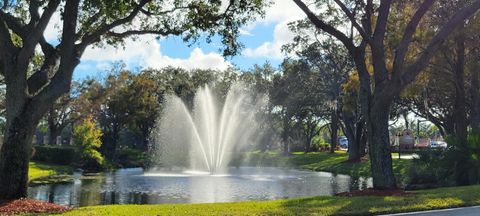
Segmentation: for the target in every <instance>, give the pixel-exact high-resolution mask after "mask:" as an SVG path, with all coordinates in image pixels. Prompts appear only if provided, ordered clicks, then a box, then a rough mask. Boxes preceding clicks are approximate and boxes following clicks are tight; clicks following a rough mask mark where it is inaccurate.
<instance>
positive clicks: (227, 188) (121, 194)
mask: <svg viewBox="0 0 480 216" xmlns="http://www.w3.org/2000/svg"><path fill="white" fill-rule="evenodd" d="M371 185H372V183H371V180H370V179H363V178H351V177H349V176H346V175H332V174H331V173H325V172H310V171H300V170H287V169H280V168H253V167H240V168H232V169H230V170H228V171H227V172H226V173H222V174H219V175H213V176H211V175H207V174H205V173H195V172H181V173H179V172H176V173H174V172H144V171H143V170H142V169H120V170H117V171H115V172H113V173H108V174H105V175H102V176H94V177H83V176H81V175H79V174H76V175H75V181H74V182H73V183H70V184H52V185H41V186H35V187H30V188H29V197H30V198H34V199H39V200H46V201H49V202H54V203H58V204H63V205H71V206H88V205H101V204H158V203H211V202H234V201H242V200H269V199H282V198H293V197H302V196H318V195H328V194H334V193H339V192H344V191H350V190H357V189H364V188H366V187H370V186H371Z"/></svg>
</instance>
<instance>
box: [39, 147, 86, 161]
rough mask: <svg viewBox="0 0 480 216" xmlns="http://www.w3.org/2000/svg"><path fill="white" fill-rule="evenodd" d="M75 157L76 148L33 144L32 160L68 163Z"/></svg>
mask: <svg viewBox="0 0 480 216" xmlns="http://www.w3.org/2000/svg"><path fill="white" fill-rule="evenodd" d="M74 158H76V149H75V148H74V147H66V146H35V153H34V154H33V157H32V160H34V161H41V162H46V163H52V164H59V165H70V164H72V163H73V161H74Z"/></svg>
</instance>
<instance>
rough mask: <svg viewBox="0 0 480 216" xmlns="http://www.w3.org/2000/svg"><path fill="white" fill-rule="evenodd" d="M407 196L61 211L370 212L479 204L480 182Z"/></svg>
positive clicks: (227, 213) (97, 207) (169, 213)
mask: <svg viewBox="0 0 480 216" xmlns="http://www.w3.org/2000/svg"><path fill="white" fill-rule="evenodd" d="M412 193H413V194H412V195H411V196H406V197H353V198H346V197H336V196H320V197H311V198H302V199H290V200H276V201H262V202H238V203H217V204H168V205H110V206H93V207H84V208H79V209H75V210H73V211H71V212H67V213H65V214H62V215H71V216H74V215H373V214H387V213H397V212H409V211H420V210H431V209H441V208H448V207H458V206H471V205H480V186H468V187H455V188H439V189H434V190H423V191H415V192H412Z"/></svg>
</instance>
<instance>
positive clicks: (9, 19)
mask: <svg viewBox="0 0 480 216" xmlns="http://www.w3.org/2000/svg"><path fill="white" fill-rule="evenodd" d="M0 17H2V18H3V20H4V21H5V23H6V24H7V26H8V28H9V29H11V30H12V31H13V32H14V33H15V34H17V35H19V36H20V37H22V38H24V37H25V30H24V29H25V25H24V24H23V23H22V20H20V19H18V18H17V17H14V16H12V15H11V14H9V13H5V12H4V11H2V10H0Z"/></svg>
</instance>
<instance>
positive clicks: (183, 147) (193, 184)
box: [28, 84, 372, 206]
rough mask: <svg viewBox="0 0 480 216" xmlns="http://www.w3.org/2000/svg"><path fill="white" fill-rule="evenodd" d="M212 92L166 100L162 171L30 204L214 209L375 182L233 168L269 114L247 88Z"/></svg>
mask: <svg viewBox="0 0 480 216" xmlns="http://www.w3.org/2000/svg"><path fill="white" fill-rule="evenodd" d="M213 89H214V88H212V87H210V86H205V87H203V88H200V89H199V90H198V91H197V93H196V95H195V98H194V99H193V100H192V101H191V104H188V103H187V104H188V105H187V104H186V103H184V101H182V100H181V99H180V98H179V97H176V96H168V97H166V98H165V103H163V105H164V106H163V108H162V116H161V117H160V118H159V119H158V121H157V125H156V128H155V129H154V132H153V134H152V141H153V142H152V143H154V144H155V146H154V147H155V151H154V155H153V156H152V158H156V159H158V161H157V163H158V166H159V167H161V168H159V169H160V170H158V169H156V170H155V169H153V170H148V171H145V170H143V169H142V168H133V169H118V170H115V171H114V172H111V173H106V174H105V175H100V176H97V177H96V178H94V179H91V178H83V177H81V174H77V175H75V176H74V178H75V181H74V183H70V184H64V183H60V184H51V185H38V186H32V187H30V188H29V195H28V197H30V198H34V199H40V200H47V201H50V202H55V203H57V204H62V205H70V206H85V205H100V204H160V203H214V202H237V201H246V200H272V199H285V198H294V197H302V196H318V195H327V194H336V193H339V192H345V191H349V190H355V189H361V188H368V187H371V186H372V181H371V179H363V178H350V177H349V176H344V175H334V174H331V173H323V172H312V171H306V170H294V169H286V168H282V167H276V168H275V167H256V166H255V167H249V166H239V167H228V166H229V163H230V162H231V160H232V159H233V158H234V157H235V158H238V156H239V155H243V154H236V153H237V152H240V151H245V150H246V151H249V150H251V148H248V147H251V145H255V144H258V143H259V142H260V141H261V140H263V139H262V135H261V134H264V133H263V132H262V130H261V127H260V125H264V124H262V122H260V121H259V120H258V119H259V118H258V117H261V116H258V113H262V112H258V111H259V109H262V108H265V105H266V99H265V97H261V96H260V97H258V96H256V94H255V92H253V91H251V90H249V89H248V88H246V87H245V86H243V85H241V84H236V85H233V86H232V87H231V88H230V90H229V91H228V93H227V95H225V96H224V97H218V95H215V94H214V92H215V91H214V90H213ZM218 98H220V99H218ZM221 98H223V99H221ZM260 119H262V118H260ZM236 165H238V163H237V164H236ZM85 198H86V199H85Z"/></svg>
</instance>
